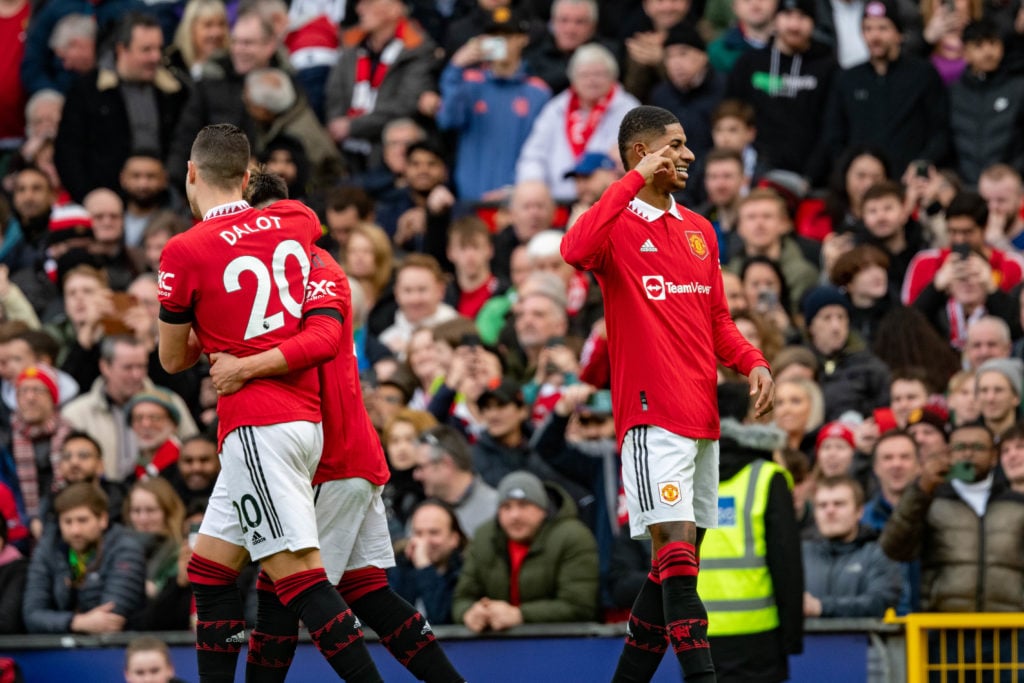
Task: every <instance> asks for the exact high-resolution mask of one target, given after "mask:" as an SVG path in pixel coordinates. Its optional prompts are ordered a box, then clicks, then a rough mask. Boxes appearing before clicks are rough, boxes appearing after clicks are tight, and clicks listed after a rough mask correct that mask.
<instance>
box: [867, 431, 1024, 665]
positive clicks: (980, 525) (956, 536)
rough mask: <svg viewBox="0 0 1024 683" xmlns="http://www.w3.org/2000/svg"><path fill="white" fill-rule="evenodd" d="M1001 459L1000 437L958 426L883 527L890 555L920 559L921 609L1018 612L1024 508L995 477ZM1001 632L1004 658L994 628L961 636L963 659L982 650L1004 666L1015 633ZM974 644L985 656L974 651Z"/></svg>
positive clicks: (1023, 579)
mask: <svg viewBox="0 0 1024 683" xmlns="http://www.w3.org/2000/svg"><path fill="white" fill-rule="evenodd" d="M997 461H998V449H997V448H996V447H995V438H994V436H993V434H992V432H990V431H989V429H988V427H986V426H985V425H984V424H971V425H964V426H961V427H958V428H956V429H954V430H953V432H952V433H951V434H950V435H949V449H948V450H943V451H940V452H937V453H933V454H931V455H930V456H928V457H925V458H923V460H922V463H921V476H920V477H919V478H918V479H917V480H916V481H914V482H913V483H912V484H910V485H909V486H907V488H906V490H904V492H903V495H902V496H900V500H899V504H898V505H897V506H896V509H895V510H894V511H893V513H892V517H891V518H890V519H889V521H888V522H887V523H886V525H885V528H884V529H883V530H882V536H881V538H880V539H879V543H880V545H881V546H882V550H884V551H885V554H886V555H888V556H889V557H890V558H892V559H894V560H897V561H899V562H907V561H909V560H913V559H916V558H920V560H921V602H922V604H921V610H922V611H926V612H1020V610H1021V605H1022V604H1024V592H1022V587H1024V570H1022V568H1021V564H1020V562H1019V561H1018V558H1020V557H1021V554H1022V553H1024V504H1022V502H1021V498H1020V495H1019V494H1017V493H1014V492H1013V491H1012V490H1010V488H1009V486H1008V485H1007V483H1006V480H1005V478H1004V477H996V476H995V469H996V463H997ZM1002 633H1003V635H1002V637H1001V638H1000V640H1001V641H1002V642H1000V643H999V650H998V651H999V652H1000V653H1003V657H1002V658H993V656H992V649H993V646H994V645H995V643H993V642H992V641H993V635H992V631H980V632H977V633H976V632H972V631H970V630H967V631H963V630H960V631H957V632H956V635H957V636H959V637H960V638H962V640H961V642H964V643H967V644H968V648H967V651H966V652H961V653H960V654H961V656H959V657H958V658H957V659H958V662H969V663H973V661H972V660H975V656H977V659H978V660H980V659H981V658H982V653H983V652H985V651H987V654H986V655H985V656H984V661H986V662H993V661H998V660H999V659H1002V660H1003V661H1005V658H1006V655H1007V653H1009V652H1010V651H1011V648H1010V642H1009V639H1010V635H1009V634H1010V631H1003V632H1002ZM1020 636H1021V634H1020V633H1019V632H1018V638H1020ZM929 641H931V642H930V643H929V647H928V650H929V651H930V652H936V651H937V650H938V648H937V647H934V648H933V645H934V646H937V645H938V642H937V638H936V639H933V638H929ZM976 643H978V644H980V646H981V647H980V648H977V649H980V650H981V652H974V650H975V649H976V648H975V644H976ZM947 645H949V643H947ZM953 647H955V646H953ZM1020 647H1021V643H1020V642H1018V643H1017V648H1020ZM953 651H954V650H952V649H951V650H950V652H953ZM1015 651H1017V650H1015ZM971 670H975V669H973V667H972V669H971Z"/></svg>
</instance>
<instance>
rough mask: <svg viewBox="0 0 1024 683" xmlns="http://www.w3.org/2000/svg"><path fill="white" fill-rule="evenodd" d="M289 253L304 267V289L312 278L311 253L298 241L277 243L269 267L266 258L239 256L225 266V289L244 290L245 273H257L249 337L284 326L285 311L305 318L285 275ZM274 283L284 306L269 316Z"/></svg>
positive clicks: (246, 329)
mask: <svg viewBox="0 0 1024 683" xmlns="http://www.w3.org/2000/svg"><path fill="white" fill-rule="evenodd" d="M289 256H291V257H294V258H295V260H296V261H298V262H299V267H300V268H302V291H303V292H305V291H306V283H307V281H308V280H309V255H308V254H306V252H305V250H304V249H303V248H302V245H301V244H299V243H298V242H296V241H295V240H284V241H283V242H281V243H280V244H278V245H277V248H276V249H274V256H273V260H272V262H271V264H270V268H269V269H268V268H267V266H266V264H265V263H263V261H261V260H260V259H258V258H256V257H255V256H239V257H238V258H236V259H234V260H232V261H231V263H229V264H228V266H227V268H225V269H224V289H226V290H227V291H228V292H229V293H231V292H237V291H239V290H240V289H242V283H241V276H242V273H244V272H247V271H248V272H250V273H252V274H253V275H255V276H256V296H255V297H254V298H253V301H252V310H251V311H250V312H249V324H248V325H246V327H245V339H246V340H249V339H252V338H254V337H258V336H260V335H262V334H268V333H270V332H273V331H274V330H276V329H279V328H281V327H283V326H284V312H285V311H287V312H288V314H289V315H292V316H294V317H296V318H301V317H302V301H296V300H295V299H294V297H292V294H291V291H289V282H288V277H287V276H286V275H285V267H286V265H287V261H288V257H289ZM271 280H273V283H271ZM272 284H275V285H277V295H278V297H279V298H280V300H281V305H282V306H284V311H278V312H277V313H275V314H274V315H272V316H269V317H267V307H268V306H269V305H270V290H271V285H272Z"/></svg>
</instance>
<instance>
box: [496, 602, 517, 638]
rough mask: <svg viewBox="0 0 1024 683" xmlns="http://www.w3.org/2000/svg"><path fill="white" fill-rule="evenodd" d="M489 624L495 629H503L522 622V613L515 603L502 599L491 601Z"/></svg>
mask: <svg viewBox="0 0 1024 683" xmlns="http://www.w3.org/2000/svg"><path fill="white" fill-rule="evenodd" d="M490 617H491V618H490V624H491V628H492V629H494V630H495V631H504V630H506V629H510V628H512V627H513V626H519V625H520V624H521V623H523V613H522V611H521V610H520V609H519V608H518V607H516V606H515V605H510V604H508V603H507V602H505V601H504V600H493V601H491V608H490Z"/></svg>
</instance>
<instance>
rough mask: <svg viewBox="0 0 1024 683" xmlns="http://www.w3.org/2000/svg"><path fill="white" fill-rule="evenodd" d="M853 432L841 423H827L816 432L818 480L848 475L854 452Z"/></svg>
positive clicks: (816, 473) (816, 474)
mask: <svg viewBox="0 0 1024 683" xmlns="http://www.w3.org/2000/svg"><path fill="white" fill-rule="evenodd" d="M855 449H856V447H855V445H854V435H853V430H852V429H850V427H849V425H846V424H843V423H842V422H829V423H828V424H827V425H825V426H824V427H822V428H821V429H820V430H818V438H817V439H816V440H815V443H814V454H815V461H816V462H815V476H816V477H817V478H819V479H825V478H826V477H840V476H847V475H849V474H850V470H851V468H852V466H853V456H854V452H855Z"/></svg>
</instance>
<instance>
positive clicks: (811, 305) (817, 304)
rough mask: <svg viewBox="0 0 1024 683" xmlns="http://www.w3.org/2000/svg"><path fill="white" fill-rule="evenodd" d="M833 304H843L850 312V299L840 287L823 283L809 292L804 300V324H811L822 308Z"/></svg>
mask: <svg viewBox="0 0 1024 683" xmlns="http://www.w3.org/2000/svg"><path fill="white" fill-rule="evenodd" d="M833 305H834V306H842V307H843V308H845V309H846V312H847V313H849V312H850V300H849V299H848V298H846V295H845V294H843V292H842V291H841V290H840V289H839V288H838V287H833V286H832V285H822V286H821V287H815V288H814V289H812V290H811V291H809V292H807V294H806V295H804V300H803V313H804V324H805V325H808V326H810V324H811V321H812V320H814V316H816V315H818V313H819V312H821V309H823V308H825V307H826V306H833Z"/></svg>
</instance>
